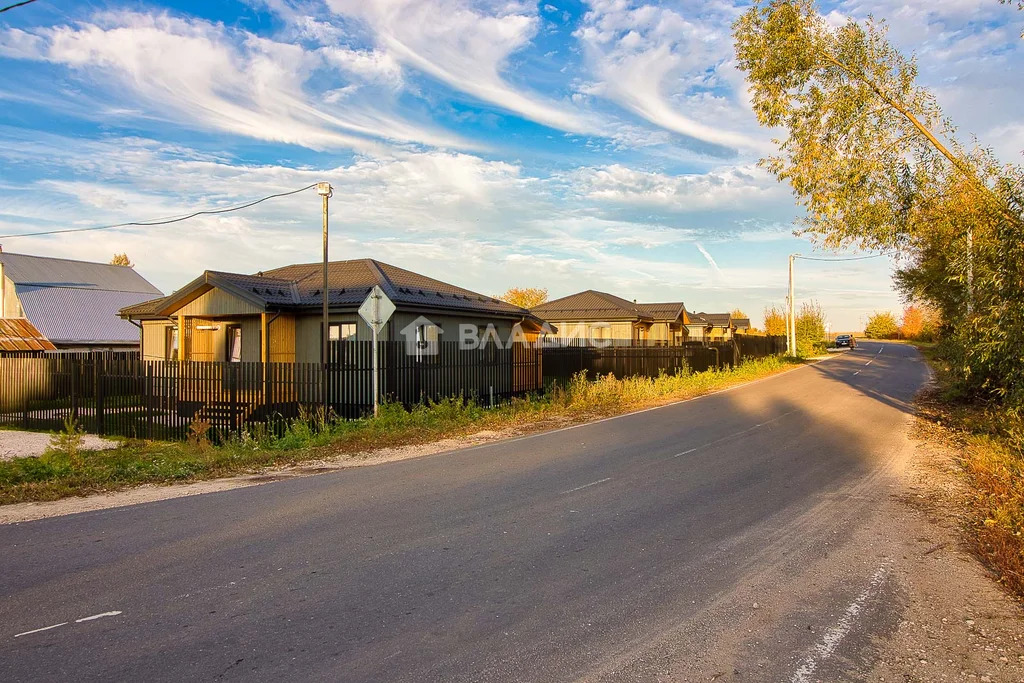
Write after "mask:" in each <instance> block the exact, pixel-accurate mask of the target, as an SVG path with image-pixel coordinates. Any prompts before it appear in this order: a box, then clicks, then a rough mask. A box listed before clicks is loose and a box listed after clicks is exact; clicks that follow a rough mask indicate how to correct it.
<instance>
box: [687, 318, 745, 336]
mask: <svg viewBox="0 0 1024 683" xmlns="http://www.w3.org/2000/svg"><path fill="white" fill-rule="evenodd" d="M688 319H689V322H688V323H687V328H688V329H689V334H690V339H691V340H693V341H704V342H722V341H729V340H730V339H732V336H733V333H734V332H735V331H736V324H735V321H734V320H733V318H732V314H731V313H704V312H700V313H689V314H688ZM747 322H748V325H749V321H747Z"/></svg>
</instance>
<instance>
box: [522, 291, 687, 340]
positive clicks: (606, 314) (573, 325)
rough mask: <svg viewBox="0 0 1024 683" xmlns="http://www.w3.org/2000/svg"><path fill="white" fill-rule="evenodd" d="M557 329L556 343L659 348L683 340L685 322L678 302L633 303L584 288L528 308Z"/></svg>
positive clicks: (683, 308)
mask: <svg viewBox="0 0 1024 683" xmlns="http://www.w3.org/2000/svg"><path fill="white" fill-rule="evenodd" d="M530 312H531V313H533V314H534V315H535V316H537V317H538V318H542V319H543V320H546V321H548V322H549V323H550V324H551V325H553V326H554V327H556V328H557V330H558V331H557V333H556V334H553V335H551V338H553V339H555V340H558V339H563V340H572V339H586V340H594V341H599V340H617V341H620V340H621V341H628V342H629V343H632V344H651V345H660V346H670V345H678V344H682V343H683V342H685V341H687V324H688V323H689V319H688V318H687V314H686V307H685V306H684V305H683V303H682V302H681V301H678V302H666V303H637V302H636V301H629V300H627V299H623V298H621V297H618V296H615V295H614V294H608V293H606V292H598V291H595V290H593V289H588V290H586V291H584V292H579V293H578V294H572V295H570V296H565V297H562V298H561V299H555V300H554V301H548V302H546V303H543V304H541V305H540V306H535V307H534V308H532V309H530Z"/></svg>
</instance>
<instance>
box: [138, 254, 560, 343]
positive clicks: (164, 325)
mask: <svg viewBox="0 0 1024 683" xmlns="http://www.w3.org/2000/svg"><path fill="white" fill-rule="evenodd" d="M322 267H323V264H322V263H305V264H299V265H291V266H284V267H283V268H275V269H273V270H267V271H264V272H260V273H256V274H255V275H244V274H240V273H225V272H217V271H209V270H208V271H206V272H204V273H203V274H202V275H200V276H199V277H197V278H196V279H195V280H193V281H192V282H190V283H188V284H187V285H185V286H184V287H182V288H181V289H179V290H178V291H176V292H174V293H173V294H170V295H169V296H166V297H163V298H159V299H154V300H152V301H147V302H145V303H142V304H139V305H135V306H129V307H126V308H124V309H123V310H122V311H121V316H122V317H124V318H125V319H128V320H134V321H138V322H139V323H140V324H141V326H142V357H143V359H144V360H190V361H236V362H237V361H253V362H256V361H262V362H272V363H302V362H319V361H320V352H321V346H322V343H323V332H322V330H323V328H322V319H323V318H322V309H321V302H322V296H323V294H322V283H323V273H322ZM375 285H377V286H379V287H380V288H381V289H382V290H383V291H384V293H385V294H386V295H387V296H388V298H389V299H391V301H392V302H394V304H395V306H396V311H395V313H394V315H393V316H392V317H391V319H390V320H389V321H388V323H387V325H386V326H385V328H384V330H383V331H382V332H381V335H380V339H381V340H407V339H408V337H406V336H405V335H409V336H412V337H414V338H415V341H416V342H417V343H422V344H423V345H424V347H426V346H428V345H429V344H430V343H431V342H437V341H442V342H443V341H452V342H455V341H459V340H460V333H461V330H460V326H461V325H474V326H476V327H477V328H478V329H479V330H480V332H481V336H484V334H485V333H486V330H487V328H488V325H490V326H492V329H493V333H491V334H492V336H493V335H497V337H498V338H499V339H500V340H501V341H502V342H505V341H506V340H507V339H508V338H509V337H510V336H511V335H512V332H513V326H515V325H516V324H520V325H521V329H522V330H523V332H524V334H525V335H526V336H527V337H528V338H529V337H531V336H532V337H533V338H536V336H537V334H538V333H539V332H540V330H541V325H542V322H543V321H541V320H539V319H538V318H537V317H536V316H534V315H532V314H531V313H530V312H529V311H527V310H526V309H523V308H519V307H517V306H513V305H512V304H508V303H505V302H504V301H499V300H498V299H495V298H493V297H489V296H485V295H483V294H477V293H476V292H471V291H469V290H468V289H463V288H461V287H456V286H455V285H450V284H448V283H446V282H441V281H440V280H435V279H433V278H429V277H427V276H425V275H420V274H418V273H414V272H412V271H408V270H404V269H402V268H398V267H395V266H392V265H388V264H387V263H381V262H380V261H375V260H373V259H360V260H353V261H335V262H332V263H329V264H328V294H329V296H328V302H329V316H328V321H329V322H328V325H329V335H330V340H331V341H332V342H341V341H345V340H365V341H368V340H370V339H371V338H372V331H371V330H370V328H369V326H367V325H366V323H364V322H363V320H362V319H361V318H360V317H359V315H358V313H357V310H358V308H359V306H360V304H362V303H363V301H364V300H365V299H366V296H367V294H368V293H369V292H370V290H371V289H372V288H373V287H374V286H375Z"/></svg>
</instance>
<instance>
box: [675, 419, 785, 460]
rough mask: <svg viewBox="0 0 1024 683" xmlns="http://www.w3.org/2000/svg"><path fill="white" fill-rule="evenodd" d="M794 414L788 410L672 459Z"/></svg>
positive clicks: (678, 454) (676, 456)
mask: <svg viewBox="0 0 1024 683" xmlns="http://www.w3.org/2000/svg"><path fill="white" fill-rule="evenodd" d="M795 412H796V410H789V411H787V412H785V413H783V414H782V415H779V416H778V417H773V418H772V419H770V420H766V421H765V422H758V423H757V424H756V425H754V426H753V427H747V428H746V429H741V430H740V431H738V432H733V433H732V434H726V435H725V436H723V437H720V438H718V439H715V440H714V441H708V442H707V443H704V444H701V445H700V446H694V447H693V448H691V449H690V450H688V451H683V452H682V453H676V454H675V455H673V456H672V457H673V458H678V457H681V456H683V455H686V454H687V453H693V452H694V451H698V450H700V449H702V448H707V447H708V446H714V445H715V444H716V443H718V442H719V441H725V440H726V439H731V438H733V437H734V436H742V435H744V434H746V433H748V432H752V431H754V430H755V429H759V428H761V427H764V426H765V425H770V424H771V423H772V422H778V421H779V420H781V419H782V418H784V417H786V416H787V415H791V414H793V413H795Z"/></svg>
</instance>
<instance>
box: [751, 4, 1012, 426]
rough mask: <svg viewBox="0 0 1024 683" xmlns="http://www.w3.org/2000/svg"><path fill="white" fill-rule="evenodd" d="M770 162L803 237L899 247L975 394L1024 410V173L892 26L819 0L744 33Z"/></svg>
mask: <svg viewBox="0 0 1024 683" xmlns="http://www.w3.org/2000/svg"><path fill="white" fill-rule="evenodd" d="M734 36H735V43H736V56H737V62H738V65H739V67H740V69H742V70H743V71H744V72H745V73H746V76H747V81H748V83H749V85H750V92H751V97H752V103H753V108H754V111H755V113H756V114H757V117H758V119H759V121H760V122H761V123H762V124H763V125H765V126H767V127H771V128H774V129H777V130H779V131H780V133H781V135H780V138H779V139H778V140H776V143H777V145H778V153H777V154H776V155H774V156H771V157H768V158H767V159H764V160H763V161H762V163H763V164H764V165H765V166H766V167H767V168H768V169H769V170H770V171H771V172H772V173H774V174H775V175H776V176H777V177H778V178H779V179H780V180H783V181H787V182H788V183H790V184H791V185H792V187H793V190H794V192H795V195H796V198H797V200H798V202H800V204H801V205H802V206H803V207H804V208H805V219H804V232H805V234H809V235H810V236H812V237H814V238H816V239H817V240H818V241H819V242H821V243H823V244H824V245H825V246H828V247H840V246H850V245H855V246H859V247H861V248H867V249H887V250H888V249H893V250H896V251H898V252H899V253H900V255H901V268H900V271H899V272H898V274H897V281H898V283H899V285H900V286H901V287H902V288H903V290H904V294H905V295H907V298H908V299H914V300H920V301H923V302H925V303H928V304H930V305H931V306H933V307H934V308H936V309H937V310H938V311H939V312H940V313H941V317H942V319H943V320H945V321H946V322H947V324H951V325H953V326H954V328H955V329H954V330H953V334H952V335H950V336H949V340H950V343H951V344H953V345H954V346H955V350H956V353H955V354H954V355H955V356H956V358H955V365H956V367H957V368H958V370H959V372H960V376H961V379H962V381H963V382H964V384H965V385H966V386H968V388H970V389H974V390H979V391H982V392H988V393H993V394H995V395H998V396H1002V397H1007V396H1012V397H1015V398H1014V401H1015V402H1017V403H1018V404H1020V405H1021V406H1022V407H1024V362H1022V360H1021V358H1020V354H1019V352H1018V350H1017V346H1018V344H1019V342H1014V341H1012V340H1013V339H1014V338H1017V339H1019V338H1020V336H1021V335H1022V334H1024V311H1021V309H1022V308H1024V307H1021V306H1020V305H1019V304H1018V303H1016V302H1019V301H1020V300H1022V299H1024V280H1022V277H1021V272H1022V271H1021V266H1022V265H1024V218H1022V215H1021V212H1022V200H1021V192H1020V188H1021V186H1022V177H1024V174H1022V173H1021V170H1020V169H1019V168H1016V167H1005V166H1001V165H1000V164H999V163H998V162H997V161H996V160H995V159H994V157H993V155H992V154H991V152H990V151H989V150H987V149H985V148H984V147H982V146H980V145H976V146H975V147H973V148H970V149H966V148H964V147H963V146H962V145H960V144H959V143H958V142H957V140H956V138H955V130H954V128H953V126H952V124H951V123H950V122H949V121H948V120H947V119H946V118H944V117H943V115H942V112H941V111H940V109H939V107H938V105H937V104H936V101H935V99H934V97H933V96H932V95H931V93H929V92H928V91H927V90H926V89H924V88H922V87H920V86H919V85H917V83H916V79H917V67H916V64H915V62H914V60H913V59H908V58H906V57H904V56H903V55H901V54H900V53H899V51H897V50H896V49H895V48H894V47H893V46H892V45H891V44H890V43H889V42H888V40H887V38H886V30H885V24H884V22H876V21H874V20H868V21H865V22H860V23H858V22H856V21H848V22H846V23H845V24H843V25H842V26H838V27H837V26H833V25H831V24H829V23H828V22H827V21H826V20H825V18H824V17H823V16H822V15H821V14H820V13H819V12H818V11H817V8H816V7H815V5H814V3H813V2H812V1H811V0H760V1H758V2H756V3H755V4H754V6H752V7H751V8H750V9H749V10H748V11H747V12H745V13H744V14H743V15H742V16H741V17H740V18H739V19H738V20H737V22H736V23H735V25H734Z"/></svg>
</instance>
